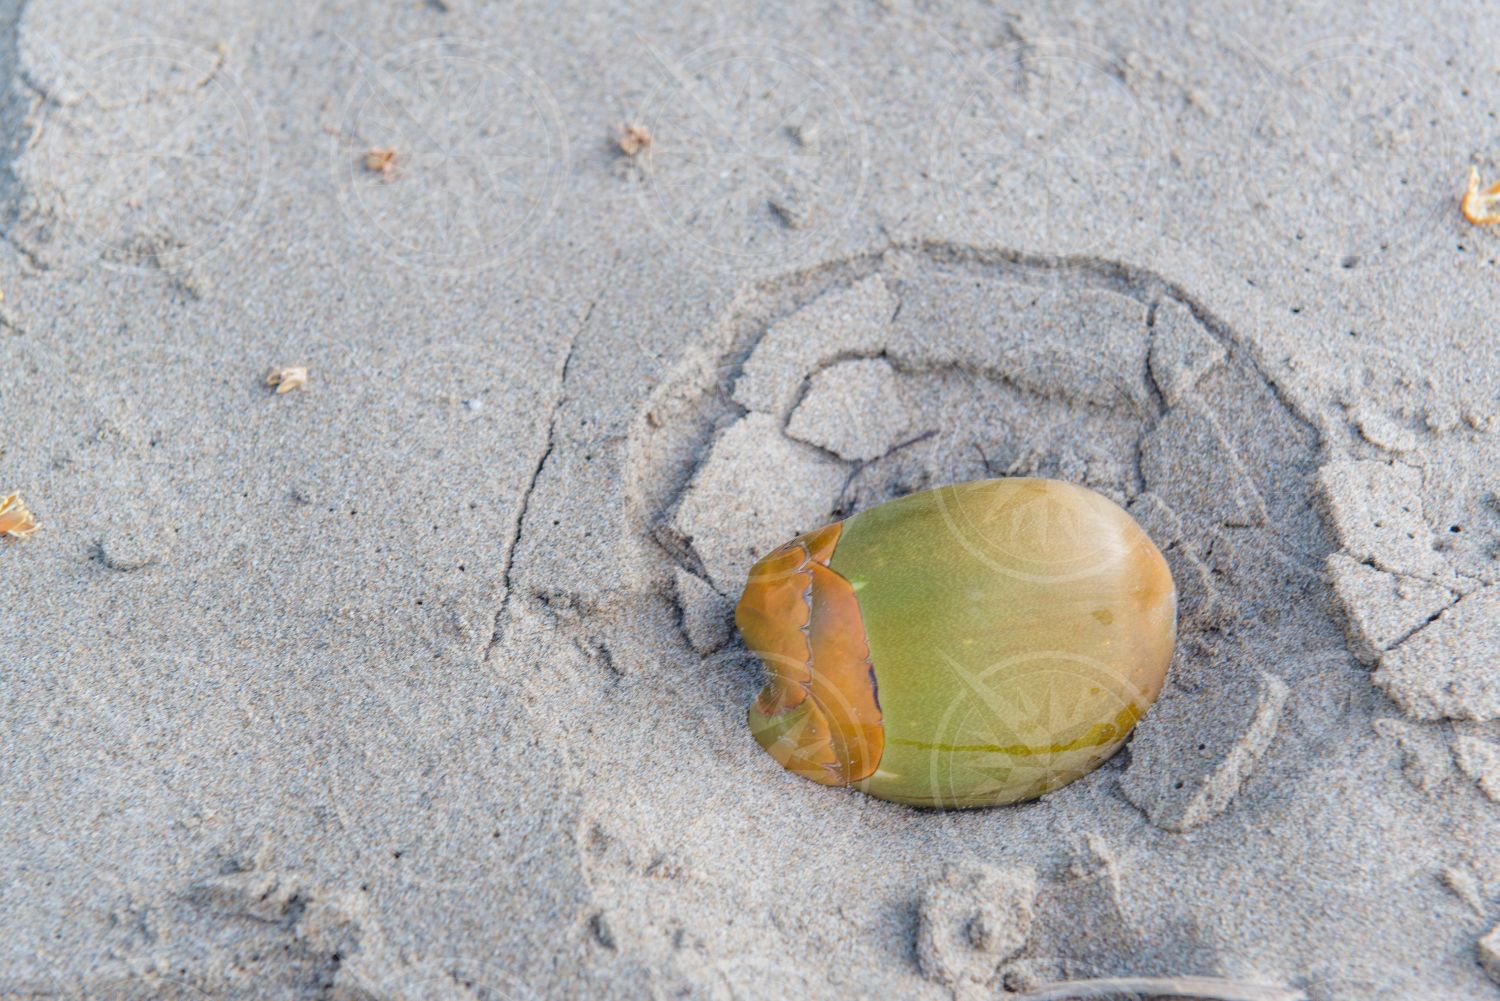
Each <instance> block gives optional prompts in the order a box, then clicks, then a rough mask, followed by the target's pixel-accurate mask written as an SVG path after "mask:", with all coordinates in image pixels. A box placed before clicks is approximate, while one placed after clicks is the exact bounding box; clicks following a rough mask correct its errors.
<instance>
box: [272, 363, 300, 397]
mask: <svg viewBox="0 0 1500 1001" xmlns="http://www.w3.org/2000/svg"><path fill="white" fill-rule="evenodd" d="M266 385H267V386H275V387H276V392H277V393H278V394H280V393H287V392H290V391H292V390H294V389H301V388H302V387H303V386H305V385H307V368H306V366H303V365H288V366H286V367H284V368H273V369H271V374H270V375H267V376H266Z"/></svg>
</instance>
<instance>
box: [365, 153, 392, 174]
mask: <svg viewBox="0 0 1500 1001" xmlns="http://www.w3.org/2000/svg"><path fill="white" fill-rule="evenodd" d="M365 169H366V170H368V171H370V172H371V173H372V174H380V175H381V176H382V177H390V176H391V175H392V174H394V173H395V172H396V151H395V150H394V149H391V148H390V147H377V148H375V149H371V150H367V151H366V152H365Z"/></svg>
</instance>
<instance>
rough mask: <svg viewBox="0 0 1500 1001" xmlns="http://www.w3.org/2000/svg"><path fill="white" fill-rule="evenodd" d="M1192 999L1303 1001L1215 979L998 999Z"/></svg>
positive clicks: (1152, 980) (1083, 987) (1062, 989)
mask: <svg viewBox="0 0 1500 1001" xmlns="http://www.w3.org/2000/svg"><path fill="white" fill-rule="evenodd" d="M1121 995H1129V996H1132V997H1136V998H1164V997H1165V998H1195V999H1198V1001H1307V995H1306V994H1304V993H1302V992H1301V991H1297V990H1292V989H1291V988H1289V987H1264V986H1262V985H1260V984H1244V983H1240V982H1238V981H1235V980H1221V979H1220V978H1218V977H1100V978H1098V979H1096V980H1070V981H1068V982H1066V983H1059V984H1048V985H1046V986H1045V987H1038V988H1037V989H1036V990H1032V991H1025V992H1023V993H1021V994H1005V995H1002V996H1003V997H1004V998H1005V1001H1087V999H1089V998H1114V997H1119V996H1121Z"/></svg>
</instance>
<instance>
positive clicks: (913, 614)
mask: <svg viewBox="0 0 1500 1001" xmlns="http://www.w3.org/2000/svg"><path fill="white" fill-rule="evenodd" d="M799 538H800V539H802V540H810V539H811V540H815V542H816V544H815V545H808V544H807V543H806V542H803V543H798V540H793V543H789V544H788V546H784V547H782V548H781V549H779V550H777V552H776V553H774V554H772V555H771V556H768V557H767V558H766V559H765V560H762V561H761V563H759V564H757V571H759V572H760V576H759V579H757V573H756V571H752V580H751V584H750V585H749V586H747V588H746V594H745V597H744V598H742V599H741V603H740V608H739V610H738V613H737V618H738V619H739V621H740V624H741V630H742V632H744V633H745V636H746V641H747V644H748V645H749V646H750V648H751V649H752V650H755V651H756V652H758V653H760V654H761V656H762V660H763V661H765V662H766V664H767V667H768V669H769V670H770V672H771V675H772V684H771V685H768V686H767V693H769V695H768V694H767V693H763V694H762V697H761V699H760V700H758V701H757V703H756V706H755V708H753V709H752V711H751V729H752V732H754V733H755V734H756V736H757V739H758V740H760V742H761V744H762V746H763V747H766V749H767V750H768V751H770V752H771V753H772V755H773V757H776V758H777V760H778V761H781V762H782V764H783V765H785V766H786V767H788V768H790V769H791V770H793V771H796V772H798V773H799V774H804V775H807V776H808V777H811V778H815V779H816V780H818V781H822V782H825V783H827V784H832V785H841V784H852V785H855V786H856V787H857V788H859V789H862V790H864V791H865V792H868V793H870V794H872V795H875V796H879V797H881V798H883V799H889V800H894V801H897V802H902V803H910V804H916V805H925V806H944V807H966V806H984V805H993V804H1000V803H1010V802H1015V801H1018V800H1023V799H1030V798H1033V797H1036V796H1040V795H1042V794H1043V793H1046V792H1048V791H1050V790H1052V789H1055V788H1057V787H1059V786H1061V785H1065V784H1066V783H1068V782H1071V781H1073V780H1074V779H1076V778H1078V777H1079V776H1081V775H1083V774H1086V773H1087V772H1089V771H1090V770H1092V769H1093V768H1095V767H1097V766H1098V764H1099V763H1100V762H1102V761H1104V760H1105V759H1107V758H1108V757H1109V756H1110V755H1111V754H1113V753H1114V752H1115V751H1116V750H1118V749H1119V748H1120V746H1121V745H1122V744H1123V743H1124V741H1125V739H1126V737H1127V736H1128V735H1129V733H1130V730H1131V728H1132V727H1133V726H1134V725H1135V722H1136V721H1137V720H1138V719H1140V717H1141V715H1142V714H1143V713H1144V712H1145V711H1146V709H1147V708H1148V707H1149V706H1150V705H1151V703H1152V702H1153V701H1154V700H1155V698H1156V696H1157V694H1158V693H1159V692H1160V690H1161V686H1162V684H1163V682H1164V680H1165V677H1166V671H1167V667H1168V664H1169V663H1170V661H1171V657H1172V647H1173V640H1174V633H1175V625H1176V591H1175V588H1174V586H1173V583H1172V577H1171V573H1170V571H1169V570H1168V569H1167V565H1166V561H1165V560H1164V559H1163V558H1162V555H1161V553H1160V552H1159V551H1158V550H1157V548H1156V546H1155V545H1154V544H1153V543H1152V542H1151V540H1150V539H1149V538H1148V537H1147V536H1146V534H1145V533H1144V532H1143V531H1142V530H1141V528H1140V527H1139V526H1138V525H1137V524H1136V523H1135V521H1134V520H1133V519H1132V518H1131V517H1130V516H1129V515H1128V514H1127V513H1126V512H1125V511H1124V510H1122V509H1121V508H1120V507H1119V506H1118V505H1116V504H1115V503H1114V502H1112V501H1110V500H1109V499H1108V498H1105V497H1103V496H1102V495H1100V494H1097V493H1094V492H1093V491H1091V490H1088V489H1087V488H1084V487H1080V486H1076V485H1073V484H1068V483H1062V482H1059V481H1055V480H1042V479H1021V478H1016V479H998V480H981V481H976V482H972V483H962V484H956V485H953V486H948V487H941V488H938V489H936V490H929V491H924V492H922V493H918V494H912V495H910V496H907V497H903V498H900V499H898V500H895V501H891V502H889V503H887V504H883V505H881V506H879V507H876V508H873V509H871V510H868V511H864V512H861V513H860V514H857V515H855V516H853V517H851V518H849V519H847V520H846V521H844V522H842V523H839V525H837V526H829V527H828V528H825V529H822V530H820V531H819V532H814V533H809V534H808V535H807V536H802V537H799ZM798 545H800V546H801V551H802V555H801V556H798V555H796V553H795V552H792V550H795V549H796V548H797V547H798ZM788 547H791V550H789V548H788ZM815 550H816V553H814V551H815ZM789 553H790V555H789ZM778 554H780V555H779V556H778ZM814 555H816V556H817V557H821V558H826V565H825V564H824V563H823V562H821V561H820V560H819V559H814V558H812V557H813V556H814ZM777 560H779V561H780V563H779V564H778V563H776V562H775V561H777ZM793 564H796V565H798V567H799V569H797V570H796V571H795V574H802V575H804V576H802V577H795V580H796V583H795V584H788V583H787V581H790V580H793V579H794V577H793V575H792V574H791V573H789V568H790V567H791V566H792V565H793ZM814 577H817V578H820V579H819V580H818V581H817V582H816V586H814V585H815V582H814V580H813V578H814ZM768 582H769V583H768ZM772 592H774V593H775V596H776V599H777V600H776V602H772V603H771V604H769V605H768V603H767V599H768V598H769V597H771V595H772ZM794 597H795V598H796V599H798V600H795V601H794V600H792V599H793V598H794ZM851 598H852V599H853V606H852V607H851V602H850V599H851ZM778 602H779V604H778ZM825 603H826V605H827V607H826V608H824V607H823V606H824V605H825ZM772 605H774V606H775V607H774V608H773V607H772ZM777 609H780V611H777ZM747 625H748V626H749V628H747ZM856 631H862V633H863V635H854V633H855V632H856ZM825 651H826V653H825ZM865 651H868V653H867V656H866V654H865ZM768 654H769V656H768ZM825 663H826V668H825ZM866 663H867V664H868V671H867V673H865V674H863V675H861V673H860V669H861V667H862V665H864V664H866ZM825 670H826V672H827V677H826V678H825V677H824V673H825ZM862 677H863V678H865V679H867V681H866V682H865V685H866V686H867V687H861V684H860V683H859V682H860V679H861V678H862ZM799 692H806V693H807V699H806V701H805V702H804V701H803V700H802V699H801V698H800V696H799V694H798V693H799ZM789 693H790V694H789ZM799 711H800V716H796V717H793V716H792V715H790V714H791V713H796V712H799Z"/></svg>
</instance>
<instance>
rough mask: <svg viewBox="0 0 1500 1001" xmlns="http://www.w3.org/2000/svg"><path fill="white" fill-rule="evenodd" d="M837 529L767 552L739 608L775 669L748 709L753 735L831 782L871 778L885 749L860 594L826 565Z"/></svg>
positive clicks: (798, 768)
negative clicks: (752, 705)
mask: <svg viewBox="0 0 1500 1001" xmlns="http://www.w3.org/2000/svg"><path fill="white" fill-rule="evenodd" d="M839 532H840V526H839V525H838V524H834V525H830V526H828V527H827V528H822V529H819V530H818V531H816V532H809V533H808V534H806V535H801V536H798V537H797V538H796V539H793V540H792V541H791V542H789V543H787V544H786V545H785V546H782V547H781V548H780V549H778V550H776V551H775V552H773V553H771V554H770V555H769V556H767V557H765V558H764V559H762V560H761V561H760V562H759V563H757V564H756V565H755V567H754V568H753V569H752V570H751V573H750V581H749V583H748V584H747V585H746V587H745V593H744V595H743V596H742V597H741V599H740V603H739V606H738V608H737V609H736V610H735V620H736V622H737V624H738V625H739V627H740V632H741V633H742V634H743V635H744V637H745V642H746V644H747V645H748V646H749V647H750V649H751V650H753V651H755V653H757V654H758V655H759V656H760V659H761V661H762V662H763V663H764V664H765V666H766V668H767V670H768V671H769V672H770V674H771V681H770V683H769V684H767V685H766V687H765V689H764V690H763V691H762V692H761V694H760V697H759V698H758V699H757V700H756V703H755V705H754V707H753V708H752V709H751V726H752V729H753V730H754V731H755V733H756V739H757V740H758V741H760V743H761V746H762V747H764V748H765V749H766V751H767V752H769V753H770V754H771V756H772V757H774V758H775V759H776V760H777V761H778V762H780V763H781V765H782V766H783V767H785V768H787V769H788V770H790V771H792V772H795V773H797V774H799V775H803V776H805V777H807V778H811V779H814V780H815V781H818V782H822V783H824V784H825V785H848V784H850V783H851V782H858V781H859V780H860V779H863V778H866V777H867V776H869V775H870V774H871V773H872V772H874V771H875V768H876V766H877V765H878V764H879V763H880V757H881V754H882V752H883V751H884V748H885V730H884V726H883V725H882V722H881V715H880V703H879V697H878V693H877V691H876V686H875V672H874V670H873V668H872V667H871V664H870V648H869V644H868V642H867V641H866V639H865V627H864V617H863V615H862V614H861V612H860V608H859V600H858V598H857V597H856V596H855V593H854V589H853V588H852V587H851V586H850V584H849V582H848V581H847V580H845V579H844V578H843V577H842V576H840V575H839V574H838V573H836V572H835V571H833V570H831V569H830V568H829V567H828V562H829V560H831V559H832V557H833V551H834V548H835V547H836V546H837V544H838V537H839ZM793 713H795V715H789V714H793Z"/></svg>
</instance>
